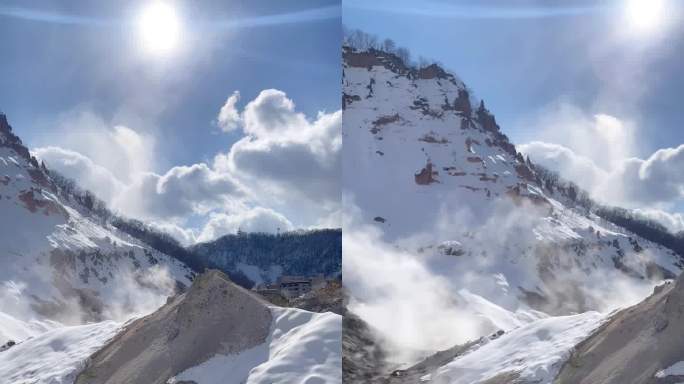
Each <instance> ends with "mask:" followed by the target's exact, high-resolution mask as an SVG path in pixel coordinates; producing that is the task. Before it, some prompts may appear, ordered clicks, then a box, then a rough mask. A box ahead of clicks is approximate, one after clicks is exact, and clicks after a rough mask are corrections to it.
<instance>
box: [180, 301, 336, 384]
mask: <svg viewBox="0 0 684 384" xmlns="http://www.w3.org/2000/svg"><path fill="white" fill-rule="evenodd" d="M271 311H272V313H273V324H272V326H271V333H270V335H269V338H268V339H267V340H266V341H265V342H264V343H263V344H260V345H258V346H256V347H253V348H250V349H248V350H245V351H242V352H240V353H237V354H232V355H216V356H214V357H213V358H211V359H209V360H207V361H206V362H204V363H203V364H200V365H198V366H195V367H192V368H190V369H188V370H186V371H184V372H182V373H181V374H179V375H177V376H176V377H175V378H173V379H172V380H171V381H170V383H177V382H182V381H189V380H191V381H194V382H196V383H197V384H242V383H245V384H269V383H293V384H297V383H300V384H315V383H321V384H322V383H341V382H342V379H341V370H342V363H341V361H342V356H341V339H342V317H341V316H339V315H336V314H334V313H331V312H327V313H312V312H307V311H303V310H300V309H292V308H277V307H272V308H271Z"/></svg>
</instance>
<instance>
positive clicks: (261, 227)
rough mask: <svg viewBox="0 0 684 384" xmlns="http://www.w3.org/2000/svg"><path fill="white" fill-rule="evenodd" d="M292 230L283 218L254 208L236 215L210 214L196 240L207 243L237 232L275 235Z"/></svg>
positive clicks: (262, 209)
mask: <svg viewBox="0 0 684 384" xmlns="http://www.w3.org/2000/svg"><path fill="white" fill-rule="evenodd" d="M292 229H293V225H292V223H291V222H290V221H289V220H288V219H287V218H286V217H285V216H283V215H281V214H280V213H278V212H275V211H273V210H272V209H268V208H262V207H256V208H253V209H250V210H247V211H244V212H240V213H236V214H225V213H212V214H211V215H210V216H209V221H208V222H207V224H206V225H205V226H204V228H203V229H202V232H201V233H200V235H199V237H198V239H197V240H198V241H208V240H211V239H215V238H218V237H221V236H223V235H226V234H230V233H236V232H237V231H238V230H242V231H244V232H267V233H276V232H278V231H282V232H285V231H290V230H292Z"/></svg>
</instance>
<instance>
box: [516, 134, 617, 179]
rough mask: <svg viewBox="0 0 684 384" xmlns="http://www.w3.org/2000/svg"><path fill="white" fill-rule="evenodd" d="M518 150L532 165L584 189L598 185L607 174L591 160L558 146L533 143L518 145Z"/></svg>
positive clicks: (539, 142) (540, 142) (538, 142)
mask: <svg viewBox="0 0 684 384" xmlns="http://www.w3.org/2000/svg"><path fill="white" fill-rule="evenodd" d="M518 150H519V151H520V152H522V153H524V154H526V155H528V156H529V157H530V159H531V160H532V161H533V162H534V163H536V164H541V165H543V166H544V167H546V168H548V169H553V170H555V171H557V172H559V173H560V174H561V175H562V176H563V177H564V178H567V179H569V180H572V181H574V182H576V183H578V184H579V185H582V186H585V187H586V188H588V187H591V186H596V185H599V184H600V183H602V182H603V181H604V180H606V178H607V176H608V172H606V171H605V170H603V169H602V168H600V167H599V166H597V165H596V163H594V161H593V160H592V159H590V158H588V157H584V156H581V155H578V154H577V153H575V152H574V151H573V150H571V149H570V148H567V147H564V146H562V145H560V144H551V143H545V142H542V141H533V142H530V143H527V144H523V145H519V146H518Z"/></svg>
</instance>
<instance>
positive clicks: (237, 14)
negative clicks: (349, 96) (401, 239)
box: [0, 0, 341, 239]
mask: <svg viewBox="0 0 684 384" xmlns="http://www.w3.org/2000/svg"><path fill="white" fill-rule="evenodd" d="M155 3H159V2H158V1H153V0H150V1H118V2H111V3H106V4H105V3H103V2H89V1H69V2H65V1H2V2H0V47H2V48H1V49H2V55H1V56H2V57H3V59H2V60H0V71H1V72H2V73H3V75H2V76H0V89H2V92H0V110H2V111H4V112H5V113H6V114H7V115H8V118H9V120H10V123H11V124H12V125H13V126H14V127H15V130H16V131H17V133H18V134H19V135H20V137H22V138H23V140H24V141H25V142H26V143H27V145H28V146H29V147H30V148H32V149H33V150H36V151H37V154H38V155H40V157H41V158H44V159H46V161H47V162H48V163H49V164H50V165H51V166H52V167H54V168H57V169H58V170H60V171H62V172H63V173H66V174H67V175H68V176H71V177H74V178H77V179H81V180H83V182H82V184H85V186H86V187H88V188H89V189H93V190H95V192H96V193H98V194H99V195H105V196H104V198H105V200H108V201H109V202H110V203H111V204H112V205H113V206H115V207H116V208H118V209H120V210H122V211H123V212H124V213H127V214H129V215H132V216H142V217H143V218H147V219H150V220H153V221H156V222H158V223H159V224H160V225H162V226H173V228H174V229H173V231H174V233H176V234H180V233H181V232H176V231H186V230H193V231H194V233H192V234H191V236H190V238H193V236H199V234H200V232H201V231H202V230H203V229H206V228H204V226H205V225H206V224H207V221H208V220H209V218H211V217H214V218H217V219H216V220H215V221H216V222H219V221H221V220H222V222H223V224H222V226H221V225H219V224H216V223H215V224H216V225H217V227H216V228H214V229H213V232H212V231H209V232H206V233H207V236H210V235H212V234H213V236H215V235H218V234H220V233H222V232H230V231H233V230H235V228H236V227H237V226H240V225H241V224H240V220H248V221H249V220H251V222H245V223H244V225H243V226H244V227H245V228H247V229H248V230H249V229H254V230H273V228H274V227H275V226H276V225H277V226H282V227H284V228H283V229H293V228H301V227H310V226H328V225H334V223H335V221H334V219H332V218H331V219H330V220H324V217H327V216H326V215H333V216H334V212H335V210H336V209H337V208H336V207H335V203H334V201H335V200H339V196H322V197H320V199H319V200H315V199H314V202H313V203H312V201H307V200H311V199H308V197H307V196H303V195H305V194H306V192H304V191H302V193H300V195H298V196H297V197H296V198H293V199H295V200H296V201H290V200H291V198H292V197H291V196H286V193H285V191H286V190H288V189H289V188H290V187H289V186H288V185H286V183H284V182H282V180H275V181H273V183H271V184H269V185H265V184H264V183H265V181H264V180H260V181H259V182H258V183H257V182H256V181H254V180H253V179H255V178H256V177H255V172H256V170H255V169H250V171H249V172H247V171H245V169H246V167H247V166H246V165H245V167H243V168H242V169H235V167H236V165H235V164H234V162H237V160H235V161H233V160H231V161H223V162H222V163H221V165H219V163H218V162H217V160H216V157H217V156H218V155H226V156H227V155H228V154H230V152H231V149H232V147H233V145H234V144H235V143H237V142H239V141H240V140H243V139H244V140H247V139H246V138H251V139H252V141H254V142H256V141H258V140H257V139H259V138H258V137H257V136H256V134H255V133H254V132H251V133H250V132H247V130H243V129H240V128H238V129H232V130H225V129H221V127H220V126H219V124H217V121H216V120H217V116H218V114H219V111H220V109H221V108H222V106H223V105H224V103H225V102H226V100H227V98H228V97H229V96H230V95H231V94H232V93H233V92H234V91H239V93H240V99H239V100H240V101H239V102H238V103H237V104H236V108H237V111H238V113H242V110H243V109H244V108H245V107H246V105H247V104H248V103H249V102H250V101H256V99H257V98H258V96H259V95H260V94H261V92H262V91H263V90H267V89H277V90H279V91H282V92H281V93H278V94H274V95H270V96H271V98H268V97H266V96H268V95H262V96H263V97H262V98H261V99H259V100H260V102H261V103H255V108H254V111H256V112H255V113H254V114H252V115H251V116H252V120H251V121H252V122H254V121H257V122H258V121H261V120H258V118H266V117H267V116H266V115H265V114H266V113H272V112H274V110H273V108H280V109H278V110H277V111H275V112H279V113H283V114H286V115H287V119H281V120H279V121H281V122H284V121H287V122H289V123H292V124H304V125H306V127H307V128H306V129H303V130H304V131H306V132H308V131H307V129H309V130H311V131H312V132H313V133H311V134H312V135H314V136H315V135H316V134H320V135H324V134H327V135H331V136H330V137H326V140H328V139H330V140H333V139H335V138H336V137H337V136H339V129H337V130H335V129H332V130H330V131H329V132H326V133H320V132H318V131H316V132H314V131H315V130H316V129H318V128H317V127H314V125H315V124H314V123H315V122H317V121H318V119H319V116H318V113H319V112H324V113H325V114H327V115H330V114H334V113H335V112H336V111H338V110H339V109H340V76H341V70H340V49H339V44H340V39H341V19H340V15H341V10H340V5H339V2H336V1H326V0H320V1H278V2H273V1H181V0H175V1H174V0H169V1H164V2H163V3H164V4H166V6H167V7H171V8H172V9H173V12H175V15H176V19H177V20H179V21H177V24H178V25H180V27H179V30H180V32H179V33H178V38H177V39H176V43H175V45H174V48H173V49H171V50H168V51H164V52H161V53H160V52H156V51H154V50H153V49H149V48H146V47H143V46H141V41H142V38H141V36H142V32H141V30H142V27H141V25H140V23H141V22H140V21H139V20H140V19H141V16H140V15H141V14H142V13H143V12H144V10H145V9H147V7H149V6H151V4H155ZM283 100H285V101H291V102H293V103H294V105H295V106H294V107H292V108H290V107H288V105H289V104H287V103H286V102H283ZM269 103H275V104H274V105H275V107H274V106H273V105H271V104H269ZM257 107H261V109H259V108H257ZM269 108H270V109H269ZM288 108H289V109H288ZM259 111H261V112H259ZM257 112H259V113H261V114H259V113H257ZM300 114H304V115H303V116H305V118H304V119H303V120H302V119H300V117H301V116H300ZM265 116H266V117H265ZM324 116H325V115H324ZM264 121H265V120H264ZM246 123H247V119H245V120H244V121H241V122H240V124H246ZM289 123H288V124H289ZM240 124H239V125H240ZM254 124H256V123H254ZM254 124H252V125H254ZM308 124H310V125H311V126H309V125H308ZM331 124H332V125H333V126H334V125H335V124H337V123H335V122H333V123H331ZM285 125H286V124H285ZM117 127H123V128H122V129H120V128H117ZM283 130H287V129H286V128H283ZM319 131H321V130H320V129H319ZM317 132H318V133H317ZM278 137H279V138H278ZM278 137H276V136H274V137H273V138H271V137H269V138H268V139H266V138H262V139H263V140H261V141H260V142H259V143H261V149H262V152H261V154H266V153H267V152H268V151H269V150H270V149H271V147H269V146H275V147H277V148H280V149H283V148H287V149H292V148H295V147H296V146H299V147H297V148H300V149H302V150H305V149H306V148H304V146H303V144H302V143H301V142H302V140H303V139H302V138H301V137H295V136H287V137H285V136H282V135H281V136H278ZM267 140H268V141H269V142H268V143H266V141H267ZM278 140H280V141H278ZM330 140H329V141H330ZM247 141H249V140H247ZM333 141H334V140H333ZM331 142H332V141H331ZM131 143H132V144H131ZM254 145H255V146H256V144H254ZM53 147H54V148H53ZM243 147H245V146H243ZM131 148H137V149H131ZM331 148H333V147H331ZM41 149H42V150H41ZM136 151H137V152H136ZM293 151H294V150H293ZM331 151H333V152H334V151H335V149H334V148H333V149H331ZM247 152H249V151H247ZM247 152H244V151H243V152H242V153H247ZM254 153H255V151H254V150H253V149H252V151H251V152H249V154H251V155H254ZM81 155H82V156H81ZM308 155H311V154H310V153H308ZM331 156H336V154H335V153H333V154H332V155H331ZM74 159H77V160H74ZM236 159H237V157H236ZM224 160H225V159H224ZM288 160H289V159H285V158H284V159H282V164H285V165H287V164H292V166H294V165H296V164H295V163H294V162H290V161H288ZM318 160H320V161H321V162H323V159H318ZM324 160H325V161H328V160H329V159H324ZM75 161H78V162H81V163H87V164H90V165H89V167H90V168H92V169H91V170H90V171H88V172H89V173H88V174H83V172H84V171H82V170H77V169H76V167H75V166H74V165H73V164H74V162H75ZM79 164H80V163H79ZM249 164H254V162H251V163H249ZM330 164H332V165H330ZM182 166H185V167H186V168H176V167H182ZM187 167H190V168H187ZM192 167H194V168H192ZM325 167H327V168H326V170H327V171H328V174H327V175H325V176H321V177H327V178H328V179H329V180H326V181H324V182H322V184H325V183H328V184H330V183H336V182H337V181H333V180H332V178H333V177H335V175H336V172H337V170H338V169H337V168H336V165H335V164H334V162H332V163H331V162H329V161H328V162H327V163H325ZM81 168H82V167H81ZM228 168H231V169H230V170H228ZM281 171H282V172H292V170H289V169H283V170H281ZM110 173H111V174H112V175H109V174H110ZM147 173H153V174H154V175H155V177H156V179H155V180H156V181H155V182H156V188H152V189H156V192H157V193H159V194H160V195H163V194H164V193H167V191H169V190H171V189H170V188H171V187H170V186H169V185H168V183H169V182H170V180H171V179H173V180H175V181H176V182H177V183H179V185H177V186H175V187H174V188H175V189H174V191H176V193H178V194H185V195H184V196H171V194H170V192H168V193H167V194H169V196H167V197H168V199H169V201H168V204H172V201H176V200H181V201H182V200H183V199H189V200H191V201H190V202H189V204H190V205H191V206H192V207H191V208H190V209H185V210H183V209H177V208H178V207H169V209H166V212H165V211H164V209H162V208H161V207H160V206H161V205H163V204H158V203H159V202H156V203H152V202H150V205H149V206H146V205H145V203H141V202H134V201H123V200H125V199H123V198H122V197H121V196H117V194H116V193H111V190H112V189H116V190H119V189H120V192H121V193H124V191H125V193H127V194H134V195H136V194H138V193H143V192H142V191H144V190H145V188H148V189H149V188H151V187H150V186H147V184H150V183H152V180H142V179H144V178H145V177H148V178H149V177H150V176H149V175H147ZM240 173H242V174H240ZM248 173H250V174H248ZM103 175H106V177H105V176H103ZM110 176H113V177H114V178H113V180H109V179H110V178H111V177H110ZM165 176H166V178H164V177H165ZM174 177H175V179H174ZM191 177H196V178H200V179H201V182H199V183H198V182H197V180H194V184H201V185H202V186H204V187H206V188H205V189H202V187H198V186H197V185H195V187H194V190H192V191H190V190H189V189H192V188H190V187H188V186H186V185H183V184H182V183H184V182H185V181H181V179H183V178H186V179H188V180H190V179H191ZM276 178H277V175H276ZM203 182H204V183H205V184H206V183H208V184H207V185H204V184H202V183H203ZM146 183H147V184H146ZM165 183H166V184H165ZM231 183H232V184H235V185H237V187H236V186H235V185H232V184H231ZM153 184H154V183H153ZM229 185H232V187H230V186H229ZM134 186H136V187H135V188H134ZM136 188H137V189H136ZM231 188H233V189H231ZM236 188H237V190H241V191H242V194H240V193H236ZM328 190H331V188H328ZM260 194H263V196H262V195H260ZM257 195H259V196H257ZM236 196H243V197H236ZM246 196H247V197H246ZM274 196H275V197H274ZM193 199H196V200H193ZM153 204H156V206H157V207H156V208H153ZM311 204H313V205H315V206H317V207H319V206H322V205H325V206H326V209H324V210H317V209H305V208H307V207H310V206H311ZM309 211H312V212H309ZM265 212H266V213H265ZM300 212H304V213H300ZM221 215H223V216H221ZM240 215H241V216H240ZM250 215H251V216H250ZM269 215H270V216H269ZM333 216H330V217H333ZM250 218H251V219H250ZM281 224H282V225H281ZM219 227H220V228H219ZM185 234H187V232H185ZM205 239H206V236H205Z"/></svg>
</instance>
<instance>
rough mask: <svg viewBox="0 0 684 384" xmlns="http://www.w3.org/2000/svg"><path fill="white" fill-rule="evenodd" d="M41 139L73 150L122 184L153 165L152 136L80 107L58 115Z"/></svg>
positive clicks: (153, 142) (51, 144) (153, 166)
mask: <svg viewBox="0 0 684 384" xmlns="http://www.w3.org/2000/svg"><path fill="white" fill-rule="evenodd" d="M41 142H44V143H46V144H47V145H45V146H48V145H49V146H57V147H61V148H64V149H68V150H70V151H73V152H77V153H79V154H81V155H83V156H85V157H87V158H89V159H91V160H92V162H93V163H95V164H97V165H99V166H101V167H104V168H106V169H108V170H109V172H110V173H112V174H113V175H114V176H116V178H117V179H118V180H120V181H122V182H124V183H129V182H131V181H132V179H133V178H134V177H135V176H136V175H137V174H139V173H141V172H146V171H149V170H152V169H154V168H155V165H156V161H155V160H156V158H155V147H156V141H155V139H154V137H153V136H152V135H150V134H147V133H143V132H139V131H136V130H134V129H131V128H129V127H126V126H123V125H118V124H112V123H110V122H107V121H105V120H104V119H103V118H102V117H100V116H98V115H97V114H95V113H93V112H92V111H90V110H87V109H83V108H77V109H76V110H74V111H71V112H69V113H66V114H64V115H62V116H61V117H60V118H59V119H58V121H57V127H56V128H55V129H51V130H48V131H47V132H46V134H45V135H44V137H43V138H42V140H41Z"/></svg>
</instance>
